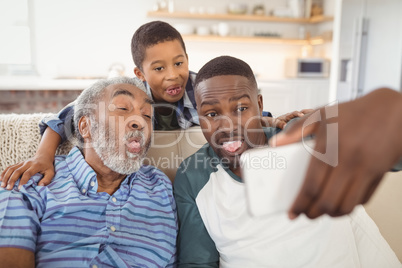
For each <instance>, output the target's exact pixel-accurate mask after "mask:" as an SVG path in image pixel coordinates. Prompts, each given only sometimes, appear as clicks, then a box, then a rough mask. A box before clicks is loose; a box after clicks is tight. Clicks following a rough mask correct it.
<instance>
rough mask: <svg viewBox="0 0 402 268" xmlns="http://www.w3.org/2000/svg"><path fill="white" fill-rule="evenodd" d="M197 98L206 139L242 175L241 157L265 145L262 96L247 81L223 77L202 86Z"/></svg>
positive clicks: (235, 77) (241, 77)
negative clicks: (244, 153)
mask: <svg viewBox="0 0 402 268" xmlns="http://www.w3.org/2000/svg"><path fill="white" fill-rule="evenodd" d="M195 98H196V102H197V111H198V115H199V117H200V125H201V128H202V131H203V133H204V136H205V138H206V139H207V141H208V143H209V144H210V146H211V147H212V148H213V150H214V151H215V153H216V154H217V155H218V156H219V157H220V158H221V159H224V160H225V162H226V163H227V164H228V165H229V168H230V169H231V170H232V171H233V172H234V173H235V174H236V175H239V174H240V170H239V167H238V165H239V159H240V155H241V154H242V153H243V152H244V151H245V150H247V149H249V148H252V147H256V146H259V145H263V144H265V143H266V137H265V134H264V132H263V130H262V125H261V119H260V115H261V112H262V96H261V95H258V92H257V88H255V86H254V85H253V84H252V83H250V81H249V80H248V79H247V78H246V77H243V76H238V75H224V76H215V77H212V78H209V79H207V80H204V81H202V82H201V83H199V84H198V86H197V88H196V95H195ZM239 176H240V175H239Z"/></svg>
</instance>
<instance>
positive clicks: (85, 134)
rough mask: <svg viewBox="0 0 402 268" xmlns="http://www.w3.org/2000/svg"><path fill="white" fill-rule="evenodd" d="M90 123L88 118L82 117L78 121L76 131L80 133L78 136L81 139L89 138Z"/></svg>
mask: <svg viewBox="0 0 402 268" xmlns="http://www.w3.org/2000/svg"><path fill="white" fill-rule="evenodd" d="M90 129H91V122H90V121H89V118H88V117H86V116H83V117H81V118H80V121H78V130H79V131H80V134H81V136H82V138H83V139H88V138H90V137H91V131H90Z"/></svg>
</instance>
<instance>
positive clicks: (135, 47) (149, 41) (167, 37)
mask: <svg viewBox="0 0 402 268" xmlns="http://www.w3.org/2000/svg"><path fill="white" fill-rule="evenodd" d="M174 40H178V41H179V42H180V44H181V46H182V47H183V50H184V52H185V53H187V52H186V46H185V45H184V41H183V38H182V36H181V34H180V33H179V32H178V31H177V30H176V29H175V28H174V27H173V26H171V25H170V24H169V23H166V22H163V21H151V22H148V23H146V24H144V25H142V26H141V27H140V28H138V29H137V30H136V31H135V33H134V35H133V38H132V39H131V55H132V56H133V60H134V64H135V65H136V66H137V67H138V68H139V69H140V70H142V63H143V61H144V58H145V50H146V49H147V48H149V47H151V46H154V45H156V44H159V43H162V42H166V41H174Z"/></svg>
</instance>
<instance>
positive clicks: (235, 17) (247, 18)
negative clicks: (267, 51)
mask: <svg viewBox="0 0 402 268" xmlns="http://www.w3.org/2000/svg"><path fill="white" fill-rule="evenodd" d="M147 15H148V17H164V18H179V19H209V20H242V21H254V22H255V21H260V22H284V23H305V24H315V23H321V22H325V21H332V20H333V17H327V16H315V17H311V18H282V17H273V16H258V15H247V14H245V15H231V14H197V13H194V14H193V13H188V12H174V13H169V12H165V11H150V12H148V14H147Z"/></svg>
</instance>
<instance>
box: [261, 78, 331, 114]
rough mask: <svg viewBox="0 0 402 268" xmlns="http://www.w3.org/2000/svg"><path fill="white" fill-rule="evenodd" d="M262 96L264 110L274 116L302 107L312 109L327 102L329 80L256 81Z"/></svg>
mask: <svg viewBox="0 0 402 268" xmlns="http://www.w3.org/2000/svg"><path fill="white" fill-rule="evenodd" d="M258 85H259V89H260V94H261V95H262V97H263V103H264V111H270V112H271V113H272V114H273V115H274V116H279V115H282V114H285V113H288V112H292V111H295V110H302V109H310V108H311V109H313V108H317V107H319V106H323V105H326V104H327V101H328V88H329V81H328V80H327V79H316V80H310V79H309V80H302V79H296V80H283V81H275V82H266V81H259V82H258Z"/></svg>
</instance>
